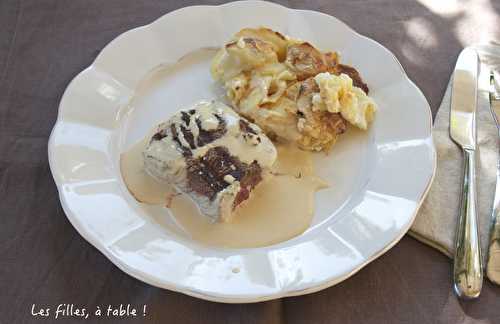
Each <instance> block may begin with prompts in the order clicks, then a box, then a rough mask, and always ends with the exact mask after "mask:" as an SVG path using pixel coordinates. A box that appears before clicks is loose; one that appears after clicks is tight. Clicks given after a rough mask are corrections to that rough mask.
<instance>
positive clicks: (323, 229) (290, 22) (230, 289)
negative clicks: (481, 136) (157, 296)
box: [49, 1, 436, 303]
mask: <svg viewBox="0 0 500 324" xmlns="http://www.w3.org/2000/svg"><path fill="white" fill-rule="evenodd" d="M260 25H264V26H268V27H270V28H273V29H275V30H278V31H280V32H282V33H285V34H288V35H290V36H293V37H296V38H302V39H305V40H308V41H310V42H312V43H313V44H315V45H316V46H318V47H319V48H321V49H323V50H336V51H339V52H340V53H341V57H342V61H343V62H345V63H347V64H351V65H353V66H355V67H356V68H357V69H358V70H359V71H360V73H361V75H362V76H363V77H364V79H365V81H366V82H367V83H368V85H369V87H370V89H371V92H370V94H371V95H372V96H373V97H374V98H375V100H376V101H377V103H378V105H379V107H380V109H379V112H378V114H377V116H376V120H375V122H374V123H373V125H372V127H371V129H370V131H368V132H367V133H363V132H356V131H350V132H349V133H348V134H346V135H345V136H343V137H342V139H341V140H340V141H339V143H338V144H337V145H336V147H335V148H334V150H333V152H332V154H330V155H328V156H325V155H323V154H317V155H316V158H315V163H316V167H317V169H318V171H319V173H320V175H321V176H322V177H324V178H326V179H327V180H328V181H329V182H330V183H331V184H333V185H332V187H331V188H330V189H327V190H323V191H320V192H318V193H317V195H316V210H317V211H316V214H315V216H314V220H313V224H312V226H311V228H310V229H308V230H307V231H306V232H305V233H303V234H302V235H300V236H298V237H295V238H293V239H291V240H288V241H286V242H282V243H279V244H276V245H272V246H268V247H262V248H254V249H221V248H212V247H207V246H202V245H200V244H198V243H197V242H194V241H192V240H190V239H189V237H187V236H186V234H183V232H182V231H181V230H180V229H178V228H176V225H175V224H172V222H170V221H169V219H170V218H169V214H168V210H166V209H161V208H151V207H148V206H144V205H141V204H139V203H137V202H136V201H135V200H134V199H133V198H132V197H131V196H130V194H129V193H128V191H127V190H126V188H125V187H124V185H123V182H122V179H121V175H120V172H119V167H118V159H119V154H120V152H122V151H124V150H125V149H126V148H127V147H128V146H130V145H131V144H132V143H133V142H135V141H136V140H138V139H139V138H141V137H142V136H144V135H145V134H146V132H147V131H148V130H149V129H150V128H151V127H152V126H154V125H155V124H157V123H158V122H160V121H161V120H164V119H166V118H168V117H169V116H170V115H171V114H172V113H173V112H174V111H176V110H177V109H180V108H183V107H186V106H188V105H189V104H191V103H193V102H195V101H197V100H199V99H209V98H213V97H215V96H216V95H217V91H216V89H217V88H216V86H215V85H214V83H213V81H212V80H211V79H210V75H209V71H208V70H209V62H210V58H211V54H210V52H209V51H207V50H200V49H204V48H214V47H218V46H220V45H221V44H223V43H224V42H225V41H226V40H228V39H229V37H230V36H231V35H232V34H234V33H235V32H236V31H238V30H239V29H241V28H243V27H252V26H253V27H256V26H260ZM435 160H436V156H435V150H434V146H433V143H432V138H431V112H430V109H429V105H428V103H427V101H426V99H425V97H424V96H423V95H422V93H421V92H420V90H419V89H418V88H417V87H416V86H415V85H414V84H413V83H412V82H411V81H410V80H409V79H408V77H407V76H406V74H405V72H404V71H403V69H402V67H401V65H400V64H399V63H398V61H397V60H396V58H395V57H394V55H393V54H391V52H389V51H388V50H387V49H386V48H384V47H383V46H381V45H380V44H378V43H377V42H375V41H373V40H371V39H368V38H366V37H364V36H361V35H359V34H357V33H356V32H354V31H353V30H352V29H350V28H349V27H348V26H347V25H345V24H344V23H342V22H341V21H339V20H338V19H336V18H334V17H331V16H328V15H325V14H322V13H318V12H313V11H305V10H292V9H288V8H285V7H283V6H280V5H276V4H272V3H268V2H261V1H244V2H233V3H229V4H225V5H222V6H196V7H187V8H183V9H180V10H176V11H174V12H171V13H169V14H167V15H165V16H163V17H161V18H159V19H158V20H156V21H155V22H153V23H151V24H150V25H147V26H143V27H140V28H136V29H133V30H130V31H128V32H126V33H124V34H122V35H120V36H119V37H117V38H116V39H115V40H113V41H112V42H111V43H110V44H108V45H107V46H106V47H105V48H104V49H103V50H102V52H101V53H100V54H99V56H98V57H97V58H96V60H95V61H94V63H93V64H92V65H91V66H90V67H89V68H87V69H85V70H84V71H82V72H81V73H80V74H78V75H77V76H76V77H75V78H74V79H73V81H72V82H71V83H70V84H69V86H68V88H67V89H66V91H65V93H64V96H63V98H62V100H61V103H60V106H59V116H58V119H57V122H56V125H55V126H54V129H53V131H52V134H51V137H50V140H49V161H50V167H51V170H52V174H53V176H54V179H55V182H56V184H57V187H58V190H59V196H60V199H61V204H62V206H63V208H64V211H65V212H66V215H67V216H68V218H69V220H70V221H71V223H72V224H73V226H74V227H75V228H76V229H77V230H78V231H79V232H80V234H81V235H82V236H83V237H84V238H85V239H87V240H88V241H89V242H90V243H91V244H93V245H94V246H95V247H96V248H98V249H99V250H100V251H101V252H102V253H104V254H105V255H106V256H107V257H108V258H109V259H110V260H111V261H112V262H113V263H114V264H116V265H117V266H118V267H119V268H120V269H122V270H123V271H125V272H126V273H128V274H130V275H131V276H133V277H136V278H138V279H140V280H143V281H145V282H147V283H149V284H152V285H155V286H158V287H162V288H167V289H170V290H174V291H179V292H182V293H185V294H188V295H192V296H196V297H199V298H203V299H208V300H214V301H220V302H230V303H237V302H256V301H262V300H268V299H273V298H279V297H284V296H293V295H301V294H306V293H310V292H314V291H318V290H320V289H324V288H326V287H329V286H332V285H334V284H336V283H338V282H340V281H342V280H344V279H346V278H348V277H349V276H351V275H352V274H354V273H355V272H357V271H358V270H359V269H361V268H362V267H363V266H365V265H366V264H368V263H369V262H370V261H372V260H374V259H375V258H377V257H378V256H380V255H381V254H382V253H384V252H386V251H387V250H388V249H389V248H390V247H392V246H393V245H394V244H396V242H398V241H399V240H400V239H401V237H402V236H403V235H404V234H405V233H406V231H407V230H408V229H409V227H410V225H411V224H412V222H413V219H414V217H415V214H416V212H417V210H418V208H419V206H420V204H421V202H422V200H423V199H424V197H425V194H426V193H427V189H428V188H429V186H430V183H431V181H432V178H433V175H434V170H435Z"/></svg>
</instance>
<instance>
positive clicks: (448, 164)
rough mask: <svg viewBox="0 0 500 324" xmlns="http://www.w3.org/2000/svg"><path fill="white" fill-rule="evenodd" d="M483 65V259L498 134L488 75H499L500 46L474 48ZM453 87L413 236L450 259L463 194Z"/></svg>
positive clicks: (440, 117)
mask: <svg viewBox="0 0 500 324" xmlns="http://www.w3.org/2000/svg"><path fill="white" fill-rule="evenodd" d="M472 47H473V48H474V49H475V50H476V51H477V52H478V54H479V56H480V60H481V67H480V74H479V86H478V87H479V92H478V106H477V117H476V118H477V120H476V124H477V148H478V153H479V154H477V164H476V166H477V170H476V176H477V180H478V181H477V190H478V197H477V198H478V199H477V200H478V204H479V214H478V221H479V233H480V236H481V243H482V251H483V258H484V259H485V258H486V256H487V253H488V250H487V248H488V247H487V242H488V236H489V227H490V223H491V208H492V204H493V196H494V192H495V183H496V163H497V157H498V135H497V134H498V132H497V128H496V125H495V122H494V120H493V116H492V115H491V112H490V107H489V93H488V90H489V87H490V82H489V78H490V76H489V71H490V68H495V69H497V70H498V71H500V45H499V44H495V43H489V44H482V45H476V46H472ZM450 95H451V84H448V88H447V90H446V93H445V95H444V98H443V101H442V102H441V106H440V107H439V110H438V113H437V116H436V119H435V121H434V132H433V136H434V143H435V145H436V150H437V170H436V176H435V178H434V182H433V184H432V186H431V188H430V191H429V193H428V195H427V198H426V199H425V201H424V203H423V204H422V206H421V208H420V211H419V212H418V215H417V217H416V219H415V222H414V223H413V226H412V227H411V229H410V232H409V234H410V235H412V236H413V237H415V238H417V239H418V240H420V241H422V242H424V243H426V244H429V245H430V246H432V247H434V248H436V249H438V250H439V251H441V252H443V253H444V254H446V255H447V256H449V257H452V256H453V252H454V250H455V247H454V246H455V243H454V242H455V231H456V226H457V222H458V208H459V202H460V197H461V192H462V179H463V175H462V174H463V157H462V150H461V149H460V148H459V147H458V146H457V145H456V144H455V143H454V142H453V141H452V140H451V138H450V135H449V121H450Z"/></svg>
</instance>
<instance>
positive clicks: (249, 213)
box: [120, 140, 327, 248]
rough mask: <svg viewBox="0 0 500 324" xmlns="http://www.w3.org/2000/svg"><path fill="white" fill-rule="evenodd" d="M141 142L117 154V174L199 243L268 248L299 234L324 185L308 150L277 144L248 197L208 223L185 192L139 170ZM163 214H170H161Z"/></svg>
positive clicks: (306, 226) (138, 194)
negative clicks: (268, 170) (268, 169)
mask: <svg viewBox="0 0 500 324" xmlns="http://www.w3.org/2000/svg"><path fill="white" fill-rule="evenodd" d="M146 141H147V140H144V141H141V142H139V143H137V144H136V145H134V146H133V147H132V148H131V149H130V150H128V151H127V152H124V153H123V154H122V155H121V163H120V165H121V172H122V176H123V179H124V181H125V184H126V185H127V187H128V189H129V191H130V192H131V193H132V195H133V196H134V197H135V198H136V199H137V200H138V201H139V202H141V203H147V204H161V205H163V206H167V207H166V208H169V209H170V211H171V212H172V215H173V217H174V218H175V223H176V224H178V225H179V226H180V227H182V229H183V230H184V232H185V233H186V235H187V236H189V237H190V238H191V239H193V240H195V241H197V242H200V243H202V244H206V245H210V246H221V247H228V248H251V247H259V246H267V245H271V244H275V243H279V242H282V241H286V240H288V239H291V238H293V237H295V236H297V235H300V234H301V233H303V232H304V231H305V230H306V229H307V228H308V227H309V226H310V224H311V221H312V218H313V215H314V193H315V192H316V191H317V190H319V189H321V188H325V187H326V186H327V184H326V183H325V182H324V181H322V180H321V179H319V178H318V177H317V176H316V175H315V172H314V166H313V163H312V158H311V154H312V153H311V152H306V151H302V150H299V149H297V148H295V147H290V146H277V149H278V160H277V162H276V163H275V165H274V166H273V168H272V174H270V175H269V176H267V177H266V178H265V179H264V180H263V181H262V183H260V184H259V185H258V186H257V187H256V188H255V190H253V192H252V194H251V197H250V198H249V199H248V200H247V201H245V202H243V203H242V204H241V206H239V207H238V208H237V209H236V211H235V215H234V217H233V218H232V221H231V222H226V223H224V222H219V223H213V222H211V221H210V219H208V218H207V217H204V216H203V215H201V214H200V212H199V210H198V208H197V207H196V205H195V204H194V203H193V202H192V201H191V199H189V197H188V196H187V195H185V194H176V193H175V191H174V190H173V189H172V187H170V186H169V185H167V184H160V183H158V182H156V181H155V180H154V179H153V178H151V177H150V176H148V175H147V174H146V173H145V172H144V171H143V164H142V156H141V152H142V150H143V149H144V147H145V145H146ZM165 217H171V216H170V215H169V214H168V213H165Z"/></svg>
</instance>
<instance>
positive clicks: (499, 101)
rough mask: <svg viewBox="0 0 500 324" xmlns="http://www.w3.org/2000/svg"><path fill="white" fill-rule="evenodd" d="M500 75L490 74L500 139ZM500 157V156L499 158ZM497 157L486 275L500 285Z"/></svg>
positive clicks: (499, 171)
mask: <svg viewBox="0 0 500 324" xmlns="http://www.w3.org/2000/svg"><path fill="white" fill-rule="evenodd" d="M499 82H500V75H499V74H498V72H496V71H491V74H490V85H491V87H490V109H491V114H492V115H493V119H494V120H495V123H496V125H497V129H498V136H499V139H500V124H499V122H500V84H499ZM499 157H500V156H499ZM499 157H497V182H496V188H495V197H494V199H493V208H492V213H491V229H490V239H489V244H488V261H487V264H486V275H487V276H488V278H490V280H491V281H493V282H494V283H496V284H499V285H500V160H499Z"/></svg>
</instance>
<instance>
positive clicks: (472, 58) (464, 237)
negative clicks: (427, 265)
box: [450, 48, 483, 299]
mask: <svg viewBox="0 0 500 324" xmlns="http://www.w3.org/2000/svg"><path fill="white" fill-rule="evenodd" d="M478 72H479V57H478V55H477V53H476V52H475V51H474V50H473V49H471V48H465V49H464V50H463V51H462V52H461V53H460V55H459V56H458V59H457V63H456V66H455V71H454V74H453V81H452V93H451V107H450V108H451V109H450V136H451V138H452V139H453V141H454V142H455V143H456V144H457V145H459V146H460V147H461V148H462V151H463V155H464V174H463V187H462V197H461V201H460V211H459V219H458V226H457V231H456V236H455V257H454V261H453V288H454V290H455V293H456V294H457V296H458V297H459V298H463V299H472V298H477V297H479V294H480V293H481V288H482V285H483V266H482V260H481V247H480V242H479V231H478V223H477V199H476V166H475V164H476V156H475V151H476V106H477V79H478Z"/></svg>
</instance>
